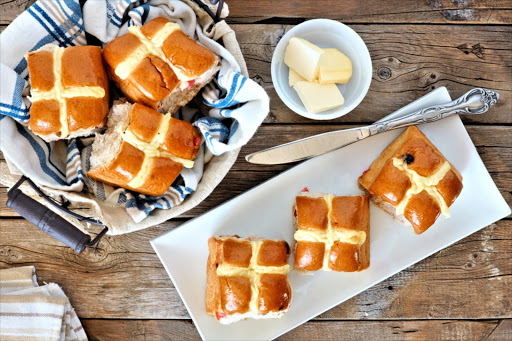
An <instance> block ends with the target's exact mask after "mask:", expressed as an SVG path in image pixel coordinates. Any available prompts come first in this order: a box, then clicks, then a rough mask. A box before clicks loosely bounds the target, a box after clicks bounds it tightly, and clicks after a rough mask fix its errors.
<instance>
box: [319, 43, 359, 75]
mask: <svg viewBox="0 0 512 341" xmlns="http://www.w3.org/2000/svg"><path fill="white" fill-rule="evenodd" d="M350 77H352V62H351V61H350V59H349V58H348V57H347V56H346V55H344V54H343V53H341V52H340V51H339V50H338V49H324V54H322V56H321V58H320V63H319V72H318V81H319V83H320V84H328V83H341V84H345V83H347V82H348V81H349V79H350Z"/></svg>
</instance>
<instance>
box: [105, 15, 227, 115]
mask: <svg viewBox="0 0 512 341" xmlns="http://www.w3.org/2000/svg"><path fill="white" fill-rule="evenodd" d="M169 23H170V21H169V20H167V19H166V18H162V17H159V18H155V19H153V20H151V21H149V22H148V23H146V24H145V25H143V26H142V27H141V28H140V32H141V33H140V34H142V35H143V36H144V37H146V38H147V39H149V40H151V39H153V38H155V37H156V36H157V35H158V33H159V32H160V31H161V30H162V29H164V27H165V26H166V25H167V24H169ZM134 29H135V28H134ZM162 32H167V31H162ZM134 33H136V32H133V33H132V32H129V33H127V34H125V35H123V36H121V37H118V38H116V39H114V40H112V41H111V42H110V43H109V44H107V46H105V49H104V51H103V56H104V58H105V61H106V63H107V65H108V71H109V74H110V76H111V78H112V79H113V80H114V82H115V83H116V84H117V86H118V87H119V88H120V89H121V91H122V92H123V93H124V94H125V96H126V97H127V98H128V100H129V101H130V102H133V103H136V102H138V103H142V104H144V105H146V106H148V107H150V108H152V109H155V110H158V111H160V112H163V113H166V112H169V113H171V114H172V113H174V112H176V111H177V110H178V109H179V108H180V107H181V106H183V105H185V104H187V103H188V102H189V101H190V100H191V99H192V98H193V97H194V96H195V95H196V94H197V93H198V92H199V90H200V89H201V88H202V87H203V86H204V85H206V84H207V83H208V82H209V81H210V80H211V78H213V76H214V74H215V72H217V70H218V69H219V68H220V62H219V59H218V57H217V56H215V54H213V53H212V52H211V51H210V50H209V49H207V48H205V47H204V46H201V45H199V44H198V43H197V42H195V41H194V40H193V39H190V38H189V37H187V36H186V35H185V34H184V33H183V32H181V30H179V29H178V30H176V31H173V32H170V33H169V35H168V36H167V37H166V38H165V40H164V41H163V42H162V45H161V46H160V45H155V48H156V49H157V50H158V49H160V50H161V52H158V53H157V52H154V50H151V51H150V50H146V51H147V53H148V54H147V55H145V56H143V57H142V60H140V61H139V62H133V63H134V64H133V65H131V67H132V69H131V70H130V71H129V75H128V76H127V77H126V78H124V76H123V78H121V77H120V76H119V75H118V74H116V68H117V67H118V66H119V65H120V64H121V63H122V62H124V61H127V60H129V59H130V58H131V57H130V56H131V55H132V54H133V53H134V52H135V50H137V49H138V48H143V47H144V46H143V43H142V42H141V41H140V40H139V37H138V36H137V35H136V34H134ZM145 53H146V52H145ZM153 53H156V54H158V56H157V55H155V54H153ZM159 53H160V54H159ZM162 58H165V59H166V60H163V59H162ZM180 78H181V79H180Z"/></svg>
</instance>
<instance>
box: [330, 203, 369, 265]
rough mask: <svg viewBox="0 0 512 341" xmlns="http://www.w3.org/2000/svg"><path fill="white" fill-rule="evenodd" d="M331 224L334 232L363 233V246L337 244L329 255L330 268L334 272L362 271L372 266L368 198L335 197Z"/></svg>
mask: <svg viewBox="0 0 512 341" xmlns="http://www.w3.org/2000/svg"><path fill="white" fill-rule="evenodd" d="M331 222H332V227H333V229H334V230H336V229H340V228H343V229H348V230H355V231H363V232H365V234H366V239H365V241H364V243H363V244H361V245H356V244H350V243H342V242H335V243H334V245H333V246H332V247H331V251H330V253H329V268H330V269H332V270H334V271H346V272H348V271H361V270H364V269H367V268H368V267H369V266H370V204H369V201H368V198H367V197H366V196H355V197H334V198H333V199H332V212H331Z"/></svg>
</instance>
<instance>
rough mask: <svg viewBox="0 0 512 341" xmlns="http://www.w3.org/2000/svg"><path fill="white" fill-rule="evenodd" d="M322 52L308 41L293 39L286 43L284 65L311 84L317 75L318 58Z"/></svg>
mask: <svg viewBox="0 0 512 341" xmlns="http://www.w3.org/2000/svg"><path fill="white" fill-rule="evenodd" d="M322 54H324V50H322V49H321V48H319V47H318V46H316V45H314V44H311V43H310V42H309V41H307V40H304V39H301V38H297V37H293V38H291V39H290V41H289V42H288V46H287V47H286V52H285V55H284V63H285V64H286V65H288V66H289V67H290V68H291V69H293V70H295V71H296V72H297V73H298V74H299V75H301V76H302V77H304V78H305V79H307V80H308V81H310V82H312V81H313V80H314V79H315V77H316V76H317V74H318V65H319V62H320V57H321V56H322Z"/></svg>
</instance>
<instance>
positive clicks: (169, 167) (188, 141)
mask: <svg viewBox="0 0 512 341" xmlns="http://www.w3.org/2000/svg"><path fill="white" fill-rule="evenodd" d="M127 105H128V106H131V105H129V104H127ZM113 110H114V108H113ZM163 118H164V115H162V114H160V113H159V112H157V111H155V110H152V109H149V108H147V107H145V106H143V105H141V104H134V105H133V106H131V110H130V111H129V118H128V120H127V121H128V122H129V124H128V125H127V126H126V127H124V130H123V133H122V134H121V136H119V134H120V133H119V131H117V130H116V129H119V128H117V127H118V125H115V127H116V128H114V127H113V126H111V122H110V120H109V131H107V134H116V138H117V139H122V138H124V136H125V134H127V133H128V132H130V133H132V134H133V135H134V136H135V137H136V138H137V139H138V140H139V141H140V142H142V143H146V144H149V143H150V142H151V141H152V139H153V138H155V136H157V134H158V131H159V129H161V126H162V125H166V124H167V125H168V133H167V134H166V138H165V139H164V141H163V143H162V144H160V145H159V146H157V147H156V149H157V150H160V151H166V152H169V153H170V154H173V155H175V156H178V157H181V158H183V159H186V160H193V159H194V158H195V156H196V155H197V153H198V151H199V145H200V142H201V138H200V137H199V133H198V131H197V130H196V129H195V128H194V127H193V126H192V125H191V124H190V123H189V122H185V121H180V120H177V119H174V118H170V119H169V121H168V122H166V121H165V120H164V119H163ZM112 121H114V120H112ZM121 127H122V124H121ZM121 129H122V128H121ZM168 136H179V137H180V138H181V139H178V138H174V139H170V141H171V142H172V143H173V144H174V145H173V146H172V148H169V146H168V143H169V141H168ZM100 141H103V140H102V139H98V138H97V140H96V141H95V145H93V156H94V159H98V158H99V157H101V155H100V156H98V155H97V154H100V153H102V152H104V150H103V149H104V147H105V146H104V145H101V146H99V145H98V144H99V143H102V142H100ZM149 148H150V149H151V148H153V149H155V147H154V146H153V147H149ZM114 154H115V155H114V156H113V158H109V157H104V158H103V159H106V160H108V162H103V161H101V162H95V163H96V164H95V165H93V166H92V167H91V169H90V170H89V172H88V173H87V175H88V176H89V177H91V178H93V179H95V180H98V181H101V182H104V183H106V184H109V185H112V186H117V187H123V188H126V189H130V190H133V191H135V192H139V193H142V194H146V195H151V196H160V195H162V194H164V193H165V191H166V190H167V189H168V188H169V186H170V185H171V184H172V183H173V182H174V180H175V179H176V178H177V177H178V175H179V174H180V172H181V171H182V169H183V164H182V163H180V162H177V161H174V160H172V159H170V158H168V157H166V156H165V155H163V156H162V155H160V156H159V155H156V156H145V153H144V152H143V151H142V150H140V149H138V148H137V146H134V145H132V144H130V143H129V142H126V141H124V140H121V143H120V147H119V150H118V151H117V152H115V153H114ZM177 154H179V155H177ZM183 156H185V157H183ZM145 158H148V161H146V162H147V163H149V168H148V173H147V174H146V175H145V176H144V178H143V179H144V181H143V182H142V184H141V185H140V186H137V187H134V186H132V185H130V183H131V181H132V180H133V179H134V178H135V177H136V176H137V175H139V172H141V171H142V166H143V163H144V161H145ZM92 160H93V157H91V163H92Z"/></svg>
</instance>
